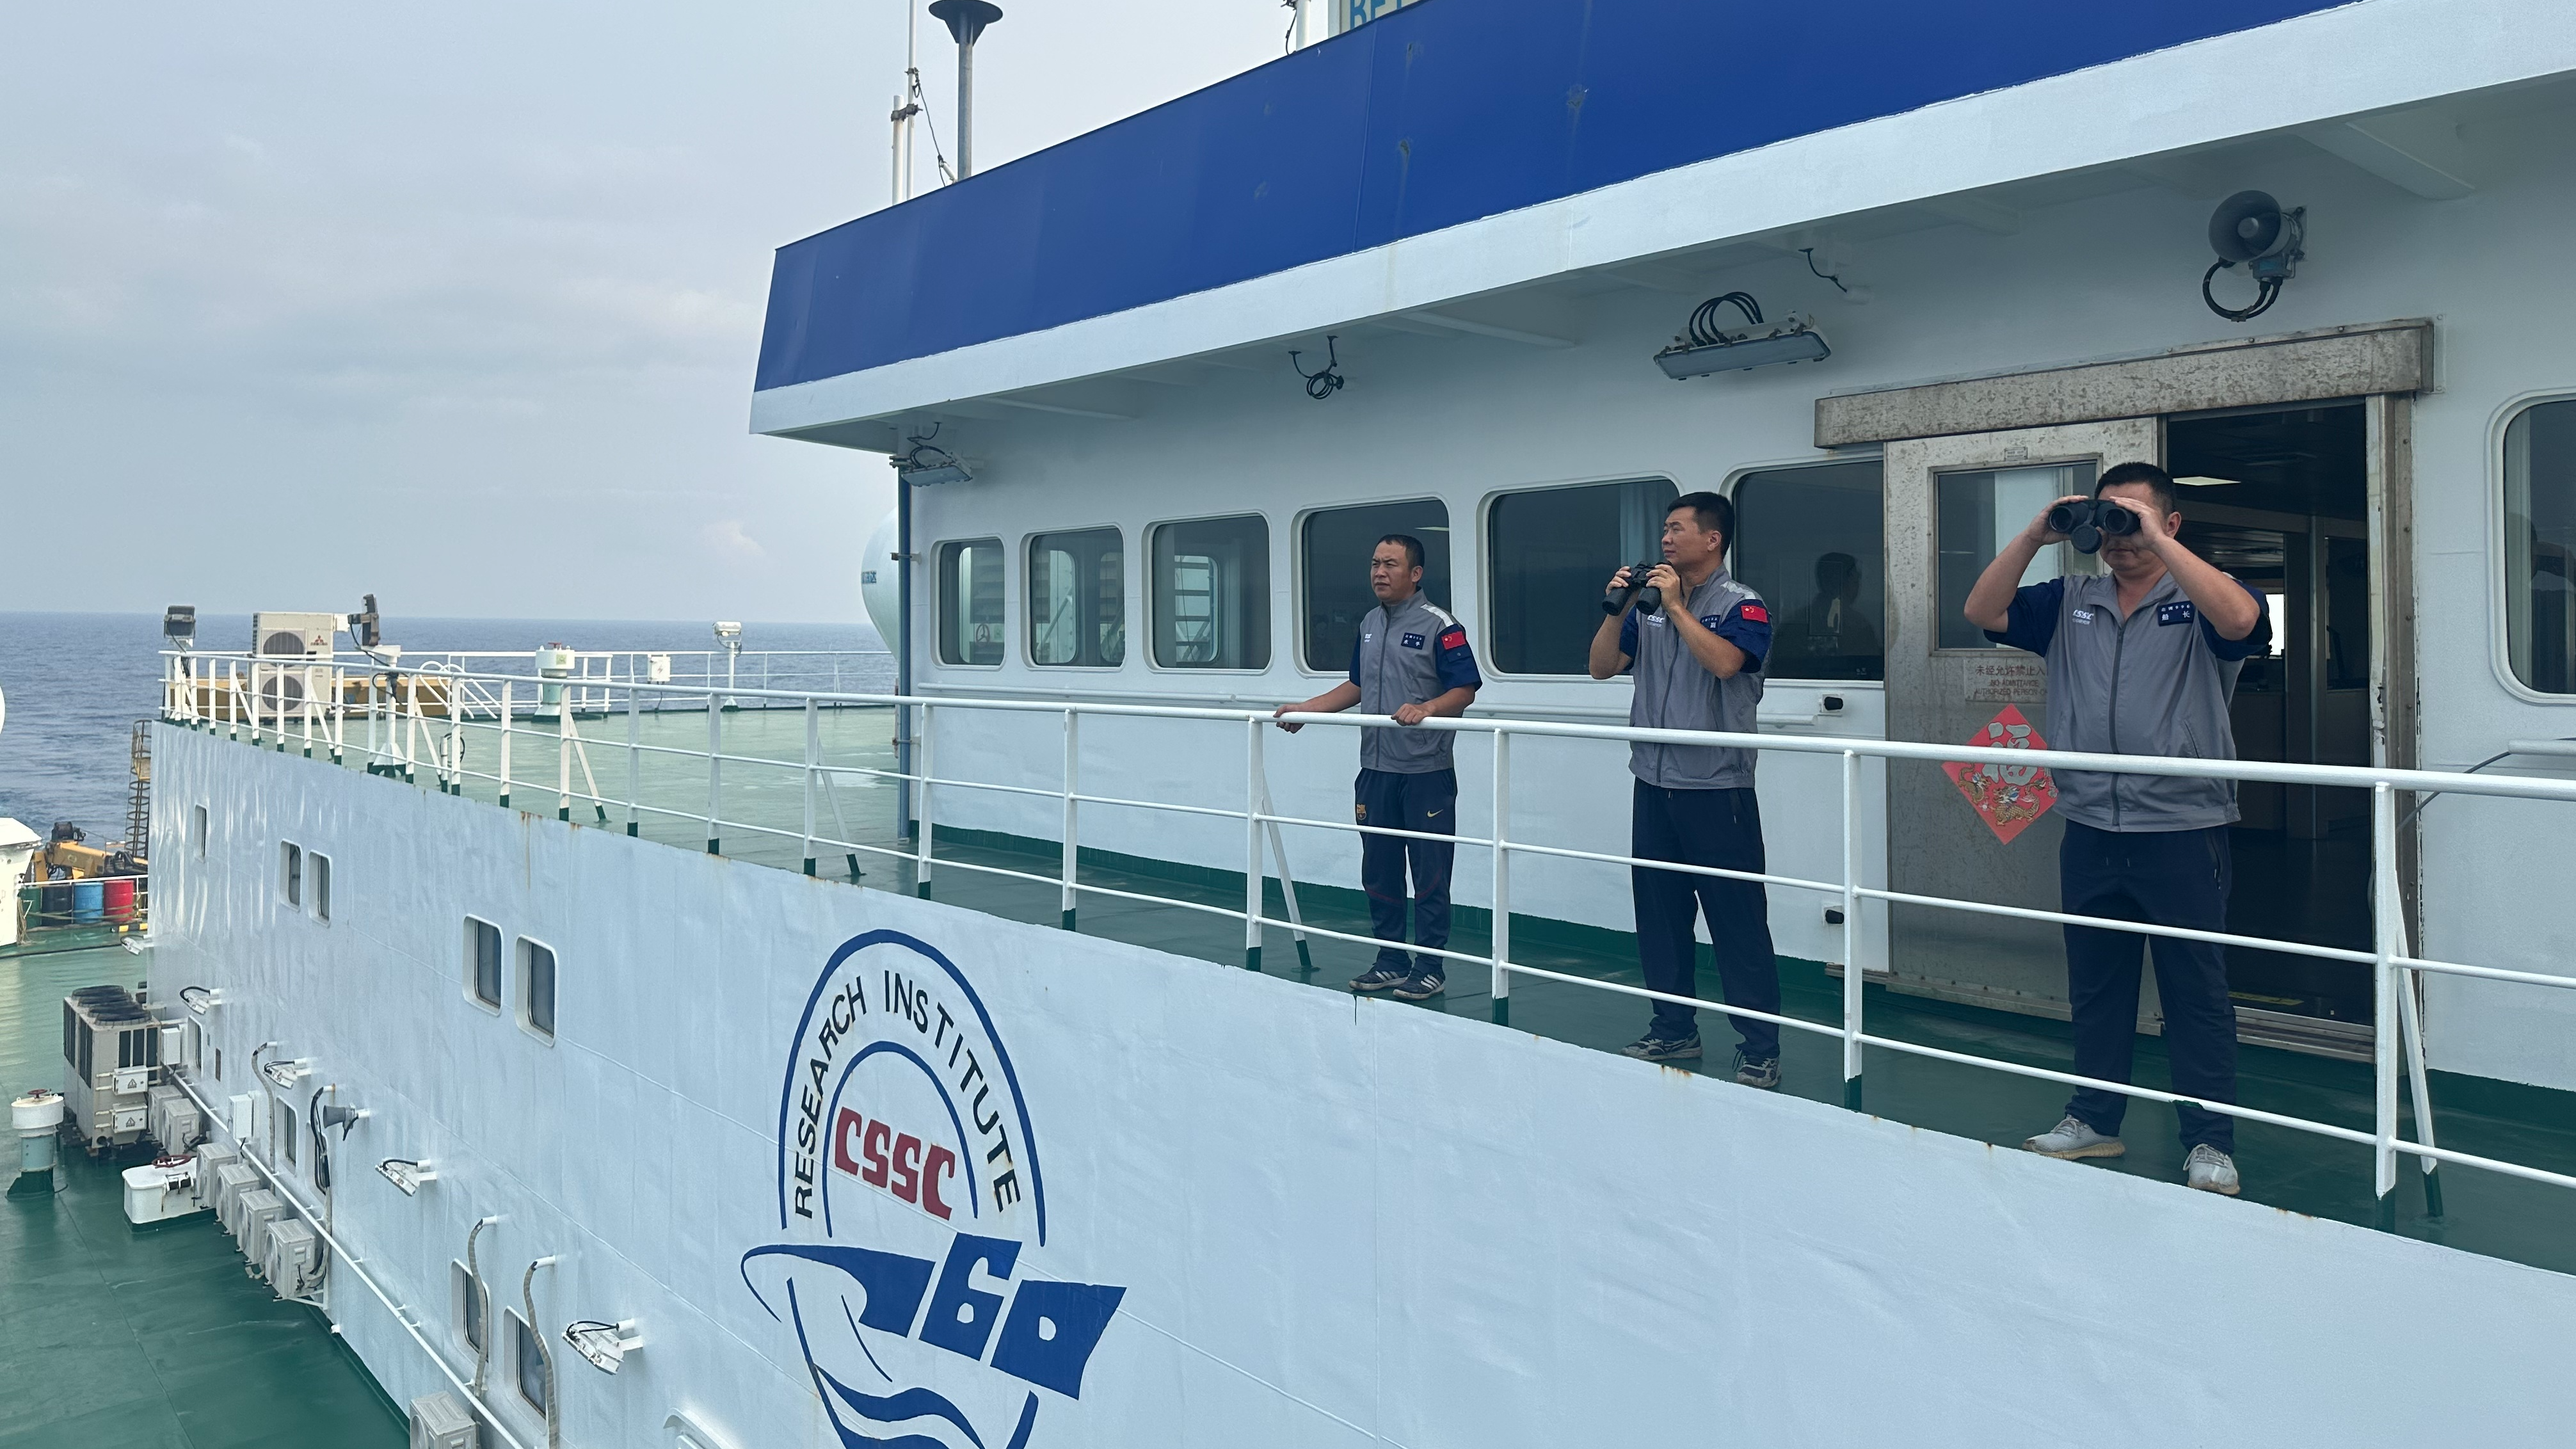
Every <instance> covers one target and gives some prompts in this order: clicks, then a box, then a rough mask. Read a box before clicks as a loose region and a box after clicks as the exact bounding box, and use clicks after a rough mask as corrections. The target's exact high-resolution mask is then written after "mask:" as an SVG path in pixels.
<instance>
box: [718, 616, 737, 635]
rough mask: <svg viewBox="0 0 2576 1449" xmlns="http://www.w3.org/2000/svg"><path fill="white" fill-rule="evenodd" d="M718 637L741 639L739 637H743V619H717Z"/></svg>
mask: <svg viewBox="0 0 2576 1449" xmlns="http://www.w3.org/2000/svg"><path fill="white" fill-rule="evenodd" d="M716 637H717V638H719V639H739V638H741V637H742V621H741V620H739V619H718V620H716Z"/></svg>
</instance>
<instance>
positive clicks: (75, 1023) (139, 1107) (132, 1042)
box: [63, 986, 161, 1151]
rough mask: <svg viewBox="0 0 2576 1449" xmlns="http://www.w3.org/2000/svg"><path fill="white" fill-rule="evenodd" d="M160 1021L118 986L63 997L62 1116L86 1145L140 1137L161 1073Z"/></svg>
mask: <svg viewBox="0 0 2576 1449" xmlns="http://www.w3.org/2000/svg"><path fill="white" fill-rule="evenodd" d="M160 1067H161V1024H160V1023H159V1022H157V1021H155V1020H153V1019H152V1015H151V1013H150V1012H147V1011H145V1010H144V1009H143V1006H142V1003H140V1002H138V1001H136V1000H135V999H134V994H133V993H132V992H129V991H127V990H126V989H125V988H124V987H122V986H85V987H83V988H81V989H80V990H78V991H75V992H73V993H72V994H71V995H69V996H66V997H64V998H63V1068H64V1071H63V1077H64V1087H63V1106H64V1117H65V1120H66V1121H67V1122H69V1123H70V1125H71V1128H72V1130H73V1131H74V1132H77V1133H78V1134H80V1140H81V1141H82V1143H83V1144H85V1145H87V1146H88V1147H89V1148H90V1150H92V1151H96V1150H98V1149H99V1148H102V1147H107V1146H118V1147H122V1146H124V1145H126V1144H127V1143H130V1142H133V1141H136V1140H138V1139H139V1138H141V1137H142V1136H143V1134H144V1129H145V1127H146V1126H147V1119H148V1118H149V1116H150V1107H151V1098H150V1092H151V1090H152V1083H153V1079H154V1078H156V1077H158V1076H159V1075H160Z"/></svg>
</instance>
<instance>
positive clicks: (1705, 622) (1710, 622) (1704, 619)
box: [1699, 614, 1750, 629]
mask: <svg viewBox="0 0 2576 1449" xmlns="http://www.w3.org/2000/svg"><path fill="white" fill-rule="evenodd" d="M1747 617H1750V616H1747ZM1725 622H1726V616H1725V615H1723V614H1702V615H1701V616H1700V619H1699V626H1700V627H1701V628H1703V629H1714V628H1716V627H1717V626H1718V625H1720V624H1723V623H1725Z"/></svg>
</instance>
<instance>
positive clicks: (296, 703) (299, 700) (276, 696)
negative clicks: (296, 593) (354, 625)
mask: <svg viewBox="0 0 2576 1449" xmlns="http://www.w3.org/2000/svg"><path fill="white" fill-rule="evenodd" d="M347 622H348V620H346V619H345V618H343V617H342V616H340V615H338V614H253V615H251V616H250V652H251V653H252V655H254V656H255V657H254V658H253V659H252V660H251V666H250V691H251V698H252V700H253V701H255V705H254V708H255V709H256V712H257V714H258V717H259V718H260V719H261V720H262V721H271V720H274V721H279V722H283V721H286V720H291V719H295V718H298V717H300V716H301V715H302V714H303V712H304V705H305V701H306V700H307V698H308V697H309V698H313V699H327V698H329V697H330V691H331V642H332V636H333V635H335V634H337V633H339V632H340V629H341V627H342V626H343V625H345V624H346V623H347Z"/></svg>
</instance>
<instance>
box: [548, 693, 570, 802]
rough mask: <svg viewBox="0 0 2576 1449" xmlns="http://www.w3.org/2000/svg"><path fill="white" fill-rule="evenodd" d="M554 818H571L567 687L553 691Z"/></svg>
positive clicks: (568, 698) (568, 700)
mask: <svg viewBox="0 0 2576 1449" xmlns="http://www.w3.org/2000/svg"><path fill="white" fill-rule="evenodd" d="M540 688H542V686H540ZM555 818H556V819H557V820H570V819H571V818H572V691H571V690H569V689H557V690H556V691H555Z"/></svg>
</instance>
